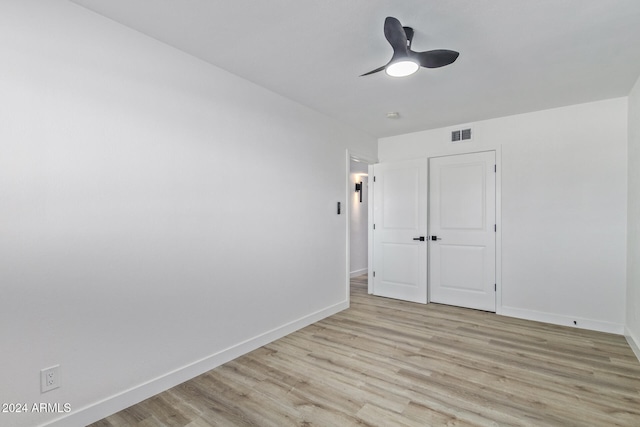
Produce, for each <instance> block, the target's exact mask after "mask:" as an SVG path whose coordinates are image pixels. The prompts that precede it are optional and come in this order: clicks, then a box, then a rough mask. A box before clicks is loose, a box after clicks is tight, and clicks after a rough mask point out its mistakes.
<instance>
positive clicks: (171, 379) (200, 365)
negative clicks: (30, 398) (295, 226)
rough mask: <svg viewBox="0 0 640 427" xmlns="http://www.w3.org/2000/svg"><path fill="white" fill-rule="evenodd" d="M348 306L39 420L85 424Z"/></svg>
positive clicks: (60, 425)
mask: <svg viewBox="0 0 640 427" xmlns="http://www.w3.org/2000/svg"><path fill="white" fill-rule="evenodd" d="M347 308H349V302H348V301H343V302H340V303H338V304H335V305H333V306H330V307H327V308H325V309H322V310H319V311H317V312H315V313H312V314H310V315H308V316H305V317H302V318H300V319H298V320H294V321H292V322H289V323H287V324H285V325H282V326H280V327H278V328H275V329H272V330H270V331H267V332H265V333H263V334H260V335H258V336H256V337H254V338H251V339H249V340H246V341H244V342H241V343H238V344H236V345H234V346H232V347H229V348H227V349H225V350H222V351H220V352H218V353H214V354H212V355H210V356H207V357H205V358H203V359H201V360H198V361H196V362H193V363H190V364H189V365H186V366H183V367H181V368H178V369H176V370H174V371H172V372H167V373H166V374H164V375H162V376H160V377H157V378H155V379H153V380H150V381H148V382H146V383H143V384H140V385H138V386H136V387H133V388H131V389H129V390H125V391H122V392H120V393H118V394H115V395H113V396H111V397H109V398H107V399H104V400H102V401H99V402H96V403H93V404H91V405H88V406H85V407H84V408H80V409H78V410H77V411H75V410H74V411H73V412H71V413H69V414H68V415H65V416H64V417H62V418H58V419H56V420H53V421H50V422H48V423H45V424H42V426H47V427H67V426H86V425H88V424H91V423H94V422H96V421H98V420H101V419H102V418H105V417H107V416H109V415H111V414H113V413H116V412H118V411H121V410H122V409H125V408H128V407H129V406H131V405H134V404H136V403H138V402H141V401H143V400H145V399H148V398H149V397H151V396H155V395H156V394H158V393H160V392H163V391H165V390H167V389H169V388H171V387H174V386H176V385H178V384H181V383H183V382H185V381H187V380H189V379H191V378H194V377H196V376H198V375H201V374H203V373H205V372H207V371H210V370H211V369H214V368H216V367H218V366H220V365H222V364H224V363H227V362H229V361H230V360H233V359H235V358H237V357H239V356H242V355H243V354H246V353H249V352H250V351H253V350H255V349H257V348H260V347H262V346H263V345H266V344H268V343H270V342H273V341H275V340H277V339H279V338H282V337H284V336H285V335H288V334H290V333H292V332H295V331H297V330H298V329H301V328H304V327H305V326H308V325H310V324H312V323H315V322H317V321H319V320H322V319H324V318H326V317H329V316H331V315H333V314H336V313H338V312H340V311H342V310H345V309H347Z"/></svg>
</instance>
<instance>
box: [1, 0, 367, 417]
mask: <svg viewBox="0 0 640 427" xmlns="http://www.w3.org/2000/svg"><path fill="white" fill-rule="evenodd" d="M0 39H1V40H2V43H0V56H1V57H2V63H3V65H2V66H0V117H1V119H0V120H1V124H0V153H1V154H0V200H1V202H0V236H1V238H0V290H1V295H0V340H1V342H2V350H1V351H0V366H2V369H1V370H0V402H25V403H29V404H31V403H35V402H58V403H61V404H62V403H70V405H71V408H72V410H73V411H74V413H75V415H72V418H71V419H67V420H66V421H65V422H64V423H61V425H69V424H71V425H85V424H86V423H88V422H90V421H93V420H95V419H96V417H101V416H104V415H107V414H108V413H109V412H112V411H116V410H118V409H121V408H123V407H125V406H128V405H130V404H132V403H134V402H135V401H136V400H139V399H142V398H145V397H147V396H148V395H150V394H154V393H155V392H157V391H159V390H161V389H163V388H165V387H169V386H171V385H173V384H176V383H177V382H181V381H183V380H185V379H187V378H189V377H191V376H193V375H196V374H198V373H200V372H202V371H205V370H208V369H209V368H211V367H213V366H216V365H217V364H219V363H221V362H224V361H226V360H228V359H230V358H233V357H234V356H236V355H238V354H240V353H242V352H245V351H247V350H249V349H251V348H253V347H255V346H258V345H260V344H262V343H264V342H267V341H269V340H271V339H274V338H276V337H278V336H281V335H283V334H286V333H287V332H289V331H291V330H293V329H296V328H298V327H300V326H303V325H306V324H308V323H310V322H312V321H314V320H317V319H318V318H321V317H324V316H326V315H329V314H331V313H333V312H336V311H338V310H341V309H343V308H345V307H346V304H347V301H346V299H345V295H346V281H345V277H346V275H347V272H348V270H347V267H348V266H347V265H346V262H345V260H346V252H345V248H346V233H345V230H346V221H347V218H346V215H340V216H338V215H336V211H335V209H336V202H337V201H342V202H343V203H344V202H345V197H346V194H345V183H346V180H347V176H346V171H345V154H346V150H347V148H349V149H350V150H355V151H357V152H358V153H363V154H364V155H366V156H369V157H371V158H375V157H376V141H375V140H374V139H372V138H371V137H369V136H367V135H365V134H363V133H361V132H358V131H355V130H353V129H350V128H347V127H345V126H343V125H341V124H340V123H337V122H335V121H333V120H330V119H328V118H326V117H325V116H322V115H320V114H318V113H316V112H314V111H311V110H309V109H307V108H305V107H303V106H301V105H299V104H296V103H294V102H291V101H289V100H287V99H284V98H282V97H280V96H278V95H276V94H274V93H272V92H269V91H267V90H264V89H262V88H260V87H257V86H255V85H253V84H251V83H249V82H246V81H244V80H241V79H239V78H237V77H234V76H232V75H230V74H228V73H226V72H224V71H222V70H220V69H218V68H216V67H213V66H211V65H208V64H206V63H203V62H201V61H199V60H197V59H195V58H193V57H190V56H188V55H186V54H183V53H181V52H179V51H176V50H174V49H172V48H170V47H168V46H166V45H163V44H161V43H159V42H157V41H154V40H152V39H150V38H147V37H145V36H143V35H141V34H139V33H137V32H134V31H131V30H128V29H126V28H124V27H122V26H120V25H118V24H116V23H114V22H112V21H110V20H107V19H104V18H101V17H99V16H98V15H95V14H93V13H91V12H89V11H87V10H85V9H83V8H81V7H79V6H77V5H74V4H70V3H69V2H66V1H63V0H46V1H45V0H40V1H37V0H8V1H3V3H2V11H1V13H0ZM55 364H60V365H61V368H60V372H61V382H62V387H61V388H59V389H57V390H54V391H51V392H48V393H46V394H40V390H39V389H40V385H39V371H40V369H41V368H45V367H48V366H51V365H55ZM120 393H122V394H120ZM119 394H120V395H119ZM103 400H105V401H104V402H102V403H100V404H98V405H97V406H92V405H96V403H98V402H100V401H103ZM59 417H61V414H34V413H30V414H17V415H9V414H4V413H2V414H0V425H12V426H27V425H29V426H31V425H35V424H40V423H45V422H47V421H50V420H53V419H55V418H59Z"/></svg>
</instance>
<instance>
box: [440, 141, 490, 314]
mask: <svg viewBox="0 0 640 427" xmlns="http://www.w3.org/2000/svg"><path fill="white" fill-rule="evenodd" d="M495 224H496V175H495V152H494V151H489V152H482V153H472V154H462V155H455V156H445V157H436V158H431V159H430V160H429V230H430V232H429V234H430V240H429V245H430V247H429V269H430V276H429V287H430V296H431V298H430V300H431V301H432V302H437V303H442V304H449V305H456V306H460V307H468V308H475V309H479V310H486V311H495V310H496V292H495V283H496V280H495V277H496V233H495ZM434 239H437V240H434Z"/></svg>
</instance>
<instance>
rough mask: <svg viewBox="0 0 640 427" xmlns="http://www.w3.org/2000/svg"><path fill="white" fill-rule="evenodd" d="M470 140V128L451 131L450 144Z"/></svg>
mask: <svg viewBox="0 0 640 427" xmlns="http://www.w3.org/2000/svg"><path fill="white" fill-rule="evenodd" d="M470 140H471V128H468V129H459V130H454V131H451V142H463V141H470Z"/></svg>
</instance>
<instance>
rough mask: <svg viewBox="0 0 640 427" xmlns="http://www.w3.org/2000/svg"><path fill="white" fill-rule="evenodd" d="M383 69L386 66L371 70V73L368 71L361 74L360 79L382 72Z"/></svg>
mask: <svg viewBox="0 0 640 427" xmlns="http://www.w3.org/2000/svg"><path fill="white" fill-rule="evenodd" d="M385 67H386V65H383V66H382V67H380V68H376V69H375V70H371V71H369V72H368V73H364V74H362V75H361V76H360V77H363V76H368V75H369V74H374V73H377V72H380V71H382V70H384V68H385Z"/></svg>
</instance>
